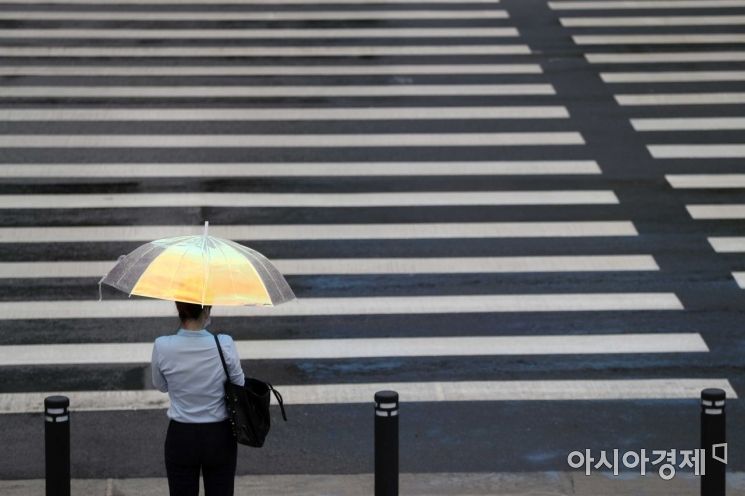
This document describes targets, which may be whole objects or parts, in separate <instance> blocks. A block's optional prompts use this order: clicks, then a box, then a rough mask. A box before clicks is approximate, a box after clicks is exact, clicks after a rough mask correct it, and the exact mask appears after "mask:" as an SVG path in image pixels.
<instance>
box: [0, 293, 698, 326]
mask: <svg viewBox="0 0 745 496" xmlns="http://www.w3.org/2000/svg"><path fill="white" fill-rule="evenodd" d="M95 291H96V290H95V289H92V292H95ZM639 310H683V304H682V303H681V302H680V300H678V297H677V296H676V295H675V294H674V293H562V294H558V293H549V294H487V295H454V296H439V295H437V296H364V297H342V298H299V299H297V300H295V301H292V302H289V303H285V304H283V305H279V306H277V307H263V306H262V307H257V306H234V307H216V308H215V310H214V314H215V316H216V317H245V316H257V317H258V316H264V317H283V316H309V315H335V316H340V315H399V314H407V315H415V314H441V313H452V314H461V313H489V312H610V311H639ZM174 315H176V307H175V306H174V304H173V302H171V301H162V300H152V299H139V298H137V299H116V300H103V301H96V300H54V301H3V302H0V320H25V319H28V320H31V319H55V320H56V319H110V318H150V317H172V316H174Z"/></svg>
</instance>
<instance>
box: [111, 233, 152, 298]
mask: <svg viewBox="0 0 745 496" xmlns="http://www.w3.org/2000/svg"><path fill="white" fill-rule="evenodd" d="M155 248H156V247H155V245H150V246H148V249H147V250H145V251H144V252H143V253H141V254H140V256H139V258H137V260H135V261H134V263H132V264H131V265H130V266H129V268H131V267H134V266H135V265H137V262H139V261H140V260H142V259H143V258H144V257H145V255H147V254H148V253H150V252H151V251H153V250H154V249H155ZM146 270H147V269H146ZM144 273H145V272H144V271H143V274H144ZM127 274H129V271H128V270H123V271H122V275H120V276H119V279H117V280H116V285H117V286H118V285H119V283H120V282H121V280H122V278H123V277H124V276H125V275H127ZM140 277H142V274H140ZM137 280H138V281H139V280H140V278H139V277H138V278H137ZM136 285H137V281H135V283H134V284H132V288H131V289H130V291H129V296H132V289H134V287H135V286H136ZM117 286H114V287H117Z"/></svg>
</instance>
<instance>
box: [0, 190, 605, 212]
mask: <svg viewBox="0 0 745 496" xmlns="http://www.w3.org/2000/svg"><path fill="white" fill-rule="evenodd" d="M617 203H618V198H617V197H616V195H615V194H614V193H613V192H612V191H607V190H587V191H584V190H574V191H573V190H566V191H559V190H547V191H436V192H419V191H406V192H395V193H389V192H382V191H381V192H377V191H376V192H373V193H111V194H105V193H104V194H95V193H91V194H80V195H79V194H48V195H44V194H42V195H31V194H28V195H0V209H21V208H53V209H61V208H159V207H165V208H168V207H172V208H181V207H183V208H187V207H226V208H232V207H239V208H246V207H255V208H263V207H306V208H316V207H317V208H324V207H418V206H445V205H454V206H455V205H610V204H617Z"/></svg>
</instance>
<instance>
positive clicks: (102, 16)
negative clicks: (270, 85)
mask: <svg viewBox="0 0 745 496" xmlns="http://www.w3.org/2000/svg"><path fill="white" fill-rule="evenodd" d="M508 17H509V15H508V14H507V11H505V10H496V9H488V10H482V9H479V10H475V9H473V10H424V9H422V10H364V11H363V10H316V11H310V10H308V11H295V12H292V11H269V12H249V11H234V12H216V11H214V10H204V11H198V12H197V11H189V12H182V11H170V12H159V11H149V10H141V11H135V10H128V11H121V12H93V11H77V12H76V11H64V12H63V11H44V10H28V11H25V10H19V11H12V10H5V11H0V20H5V21H32V20H33V21H44V20H48V21H325V20H329V21H332V20H334V21H335V20H361V19H363V20H367V19H371V20H375V19H507V18H508Z"/></svg>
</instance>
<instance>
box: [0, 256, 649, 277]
mask: <svg viewBox="0 0 745 496" xmlns="http://www.w3.org/2000/svg"><path fill="white" fill-rule="evenodd" d="M272 263H273V264H274V265H275V266H276V267H277V268H278V269H279V271H280V272H282V273H283V274H285V275H328V274H341V275H345V274H458V273H531V272H603V271H609V272H610V271H650V270H652V271H654V270H659V267H658V266H657V263H656V262H655V260H654V258H653V257H652V256H650V255H583V256H547V257H541V256H532V257H531V256H528V257H462V258H457V257H429V258H328V259H325V258H320V259H273V260H272ZM115 264H116V261H115V260H111V261H90V262H88V261H86V262H0V279H2V278H19V279H32V278H49V277H52V278H69V277H73V278H77V277H96V278H100V277H101V276H102V275H103V274H105V273H107V272H108V271H110V270H111V268H112V267H114V265H115Z"/></svg>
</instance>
